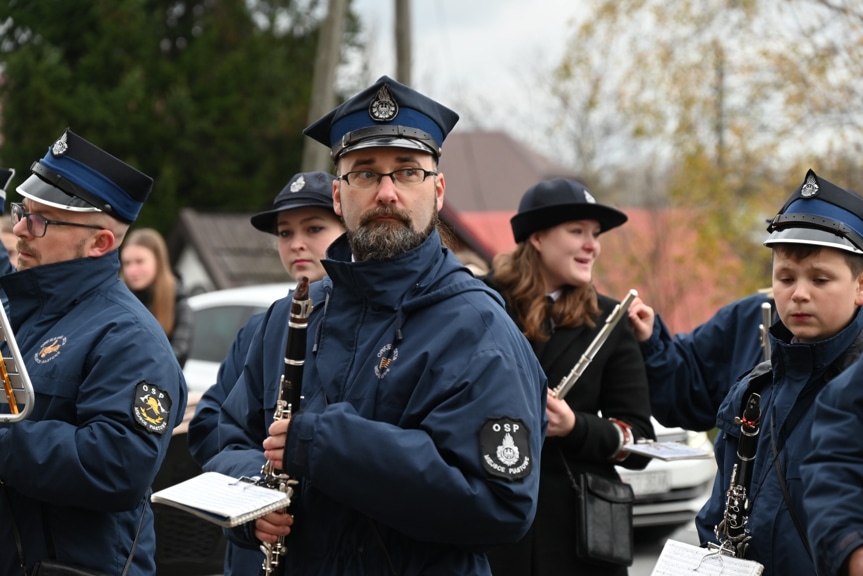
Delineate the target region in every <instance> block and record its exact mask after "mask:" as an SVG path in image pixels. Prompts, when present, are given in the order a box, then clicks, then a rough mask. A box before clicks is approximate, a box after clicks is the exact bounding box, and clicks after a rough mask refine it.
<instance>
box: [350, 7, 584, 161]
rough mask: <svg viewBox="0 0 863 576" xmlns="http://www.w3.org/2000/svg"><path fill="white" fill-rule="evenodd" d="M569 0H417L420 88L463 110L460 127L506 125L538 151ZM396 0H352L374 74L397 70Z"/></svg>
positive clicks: (570, 13) (570, 15) (576, 10)
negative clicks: (394, 26) (394, 15)
mask: <svg viewBox="0 0 863 576" xmlns="http://www.w3.org/2000/svg"><path fill="white" fill-rule="evenodd" d="M584 5H585V2H578V1H573V0H531V1H530V2H527V1H525V0H414V1H413V3H412V5H411V9H412V19H413V77H412V81H411V84H412V85H413V87H414V88H416V89H417V90H419V91H421V92H423V93H424V94H426V95H428V96H430V97H432V98H434V99H435V100H437V101H439V102H441V103H443V104H445V105H447V106H449V107H450V108H453V109H454V110H455V111H456V112H458V113H459V114H460V115H461V120H460V122H459V126H457V127H456V129H457V130H458V129H459V128H462V129H463V128H477V127H481V128H484V129H498V128H499V129H505V130H507V131H508V132H510V133H512V134H513V135H520V136H521V137H522V139H523V140H524V141H525V143H527V144H529V145H531V146H533V147H534V148H536V149H538V150H539V151H543V150H542V148H543V142H542V140H543V134H544V133H545V124H547V122H546V118H547V117H546V116H545V115H544V113H543V111H544V109H546V108H547V107H548V101H547V100H546V98H545V94H546V87H545V86H544V85H543V83H544V82H547V81H548V79H549V77H550V75H551V70H552V69H553V68H554V67H555V65H556V64H557V63H558V62H559V60H560V57H561V55H562V54H563V50H564V45H565V42H566V39H567V38H568V37H569V36H570V35H571V30H572V26H573V24H572V23H573V20H574V19H575V18H576V17H577V16H578V15H579V14H580V13H583V12H584V10H585V6H584ZM393 6H394V1H393V0H354V10H355V11H356V13H357V14H358V15H359V17H360V18H361V19H362V21H363V25H364V29H365V30H366V31H368V34H369V38H368V40H369V45H370V54H369V56H370V57H369V60H368V62H367V63H366V66H367V68H368V69H369V76H370V79H371V81H374V80H375V79H377V78H378V77H379V76H381V75H383V74H386V75H389V76H395V57H394V53H393V52H394V46H395V37H394V33H393V12H394V8H393Z"/></svg>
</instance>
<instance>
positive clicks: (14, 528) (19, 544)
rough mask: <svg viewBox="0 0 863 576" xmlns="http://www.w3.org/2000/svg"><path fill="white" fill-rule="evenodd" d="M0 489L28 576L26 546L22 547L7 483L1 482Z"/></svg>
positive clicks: (21, 562) (16, 545)
mask: <svg viewBox="0 0 863 576" xmlns="http://www.w3.org/2000/svg"><path fill="white" fill-rule="evenodd" d="M0 488H3V494H5V495H6V504H7V505H8V506H9V518H11V519H12V534H14V535H15V547H16V548H18V562H19V563H20V565H21V572H23V573H24V576H27V563H26V562H24V546H22V545H21V535H20V534H19V533H18V524H17V523H16V522H15V515H14V514H13V513H12V498H10V497H9V492H7V491H6V483H5V482H3V480H0Z"/></svg>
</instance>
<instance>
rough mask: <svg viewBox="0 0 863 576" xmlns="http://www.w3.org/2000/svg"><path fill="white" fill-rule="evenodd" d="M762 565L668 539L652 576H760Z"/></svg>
mask: <svg viewBox="0 0 863 576" xmlns="http://www.w3.org/2000/svg"><path fill="white" fill-rule="evenodd" d="M762 572H764V566H762V565H761V564H759V563H758V562H755V561H753V560H743V559H742V558H732V557H731V556H725V555H724V554H718V553H717V552H716V551H715V550H709V549H707V548H699V547H698V546H693V545H692V544H687V543H685V542H678V541H677V540H668V541H667V542H666V543H665V546H664V547H663V548H662V553H661V554H660V555H659V560H658V561H657V563H656V566H655V567H654V568H653V572H651V576H681V575H692V576H695V575H699V574H703V575H706V576H760V575H761V573H762Z"/></svg>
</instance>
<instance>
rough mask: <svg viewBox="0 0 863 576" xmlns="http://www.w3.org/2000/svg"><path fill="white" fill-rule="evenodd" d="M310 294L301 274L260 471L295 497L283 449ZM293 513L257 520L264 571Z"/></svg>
mask: <svg viewBox="0 0 863 576" xmlns="http://www.w3.org/2000/svg"><path fill="white" fill-rule="evenodd" d="M312 307H313V305H312V300H311V298H310V297H309V279H308V278H306V277H303V278H300V282H299V284H298V285H297V288H296V290H295V291H294V296H293V298H292V300H291V315H290V318H289V320H288V336H287V343H286V345H285V357H284V362H285V364H284V370H283V373H282V378H281V381H280V382H279V397H278V400H277V402H276V408H275V411H274V415H273V423H272V424H271V425H270V427H269V429H268V432H269V434H270V436H269V437H268V438H267V439H266V440H264V443H263V446H264V457H265V458H266V459H267V462H266V464H264V467H263V469H262V470H261V474H262V475H263V478H262V480H261V483H262V484H263V485H265V486H267V487H269V488H273V489H275V490H281V491H282V492H285V493H286V494H287V495H288V496H289V497H291V498H292V497H293V495H294V488H295V487H296V485H297V480H296V479H293V478H290V477H289V476H288V475H287V474H285V472H284V451H285V445H286V443H287V438H288V427H289V426H290V424H291V415H292V414H293V413H295V412H299V410H300V401H301V400H302V383H303V366H304V364H305V358H306V328H307V325H308V319H309V315H310V314H311V313H312ZM293 523H294V517H293V516H292V515H291V514H290V513H289V510H281V511H278V512H273V513H271V514H267V515H266V516H263V517H262V518H259V519H258V520H257V521H256V522H255V537H256V538H258V539H259V540H260V541H261V542H262V545H261V551H262V552H263V553H264V564H263V566H262V569H263V572H264V574H265V575H270V574H273V573H274V572H275V571H276V570H277V569H278V567H279V559H280V557H281V556H283V555H284V554H285V552H286V551H287V548H286V547H285V537H286V536H288V535H289V534H290V533H291V526H293Z"/></svg>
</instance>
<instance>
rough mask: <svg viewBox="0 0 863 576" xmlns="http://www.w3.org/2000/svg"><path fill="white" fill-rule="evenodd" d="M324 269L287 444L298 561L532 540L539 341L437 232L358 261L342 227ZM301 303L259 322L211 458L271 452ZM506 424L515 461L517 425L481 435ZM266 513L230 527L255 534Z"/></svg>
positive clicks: (430, 552)
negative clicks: (502, 460) (292, 322)
mask: <svg viewBox="0 0 863 576" xmlns="http://www.w3.org/2000/svg"><path fill="white" fill-rule="evenodd" d="M324 266H325V268H326V270H327V273H328V275H329V276H328V277H327V278H324V279H323V280H322V281H320V282H317V283H315V284H313V285H312V294H311V296H312V300H313V302H314V305H315V308H314V311H313V313H312V315H311V318H310V321H309V327H308V349H307V355H306V364H305V374H304V378H303V395H304V400H303V403H302V411H301V412H300V413H299V414H298V415H296V416H294V419H293V421H292V423H291V428H290V434H289V436H288V446H287V448H286V450H285V457H286V471H287V472H288V473H289V474H290V475H291V476H293V477H296V478H299V479H300V481H301V488H300V494H299V495H298V496H297V497H295V503H294V504H295V512H296V518H297V520H296V523H295V525H294V529H293V532H292V534H291V535H290V536H288V538H287V541H286V544H287V545H288V547H289V550H288V554H287V556H286V558H285V560H284V562H285V563H286V572H287V573H296V574H305V575H314V574H320V575H332V574H341V575H351V574H391V573H393V571H394V572H395V573H397V574H399V575H411V574H489V573H490V570H489V567H488V561H487V560H486V557H485V553H484V552H485V550H486V549H488V548H489V547H491V546H494V545H498V544H503V543H507V542H514V541H516V540H518V539H519V538H520V537H521V536H522V535H523V534H524V533H525V531H526V530H527V529H528V527H529V525H530V523H531V521H532V520H533V517H534V514H535V511H536V499H537V492H538V486H539V456H540V451H541V450H540V448H541V446H542V441H543V438H544V435H545V428H546V425H547V421H546V418H545V401H546V394H547V388H546V378H545V375H544V374H543V372H542V370H541V368H540V366H539V363H538V362H537V360H536V357H535V356H534V354H533V352H532V350H531V348H530V345H529V344H528V342H527V340H526V339H525V338H524V336H523V335H522V334H521V333H520V332H519V331H518V329H517V327H516V326H515V324H514V323H513V322H512V321H511V320H510V318H509V317H508V316H507V313H506V311H505V309H504V306H503V302H502V300H501V299H500V297H499V296H498V295H497V294H496V293H494V292H493V291H492V290H491V289H489V288H488V287H486V286H485V285H484V284H483V283H482V282H480V281H479V280H477V279H476V278H474V277H473V275H472V274H471V273H470V272H469V271H468V270H467V269H465V268H464V267H463V266H462V265H461V264H460V263H459V261H458V260H457V259H456V258H455V257H454V256H453V255H452V254H451V253H450V252H449V250H448V249H446V248H443V247H442V245H441V243H440V238H439V236H438V234H437V232H434V233H432V234H431V236H430V237H429V238H428V239H427V240H426V241H425V242H424V243H423V244H422V245H420V246H419V247H417V248H415V249H413V250H410V251H409V252H406V253H405V254H402V255H400V256H397V257H395V258H393V259H390V260H385V261H376V262H351V253H350V249H349V246H348V243H347V239H346V237H345V236H342V237H341V238H340V239H339V240H337V241H336V242H335V243H334V244H333V245H332V246H331V247H330V249H329V251H328V259H327V260H325V261H324ZM288 310H289V300H287V299H283V300H280V301H279V302H277V303H276V304H274V305H273V307H272V308H271V309H270V310H269V312H268V316H267V317H266V318H265V320H264V323H263V324H262V326H261V328H260V329H259V330H258V332H257V333H256V335H255V338H254V339H253V342H252V346H251V348H250V350H249V355H248V357H247V361H246V365H245V367H244V370H243V375H242V377H241V378H242V379H241V381H240V382H238V383H237V386H236V387H235V388H234V390H233V391H232V392H231V394H230V396H229V397H228V399H227V400H226V402H225V405H224V406H223V410H222V416H221V420H220V444H221V445H222V447H223V449H222V451H221V452H220V453H219V454H218V455H217V456H215V457H214V458H212V459H211V460H210V461H209V462H208V463H207V466H206V467H205V469H208V470H217V471H220V472H223V473H227V474H231V475H233V476H239V475H244V474H245V475H251V474H256V473H258V472H259V471H260V469H261V465H262V464H264V458H263V454H262V451H261V442H262V441H263V440H264V439H265V438H266V437H267V427H268V426H269V424H270V423H271V422H272V417H273V407H274V406H275V403H276V398H277V394H278V390H277V388H278V382H279V377H280V375H281V373H282V371H283V357H284V350H285V339H286V327H287V317H288ZM507 422H508V424H507ZM504 424H506V425H507V426H508V427H509V428H510V430H513V429H514V428H515V425H516V424H517V426H518V427H517V431H515V430H513V432H512V435H511V436H510V438H509V440H513V441H514V442H515V444H516V447H518V448H519V449H518V450H517V451H515V452H517V454H518V457H517V464H514V465H512V466H511V467H507V466H500V465H499V463H498V461H497V460H495V458H497V457H496V456H495V452H494V447H495V446H497V447H498V449H499V450H500V449H504V450H505V448H506V447H505V444H506V443H507V442H508V441H507V440H503V439H502V438H503V436H499V437H497V438H496V439H494V438H492V439H493V443H492V445H490V446H484V445H483V444H482V443H481V442H480V439H481V435H485V436H484V437H486V438H487V439H488V438H490V437H493V436H494V434H493V429H501V430H502V429H503V426H504ZM498 425H500V426H498ZM481 431H483V432H482V434H481ZM489 449H490V450H491V453H489ZM498 453H500V452H499V451H498ZM511 454H512V453H510V455H511ZM492 464H494V466H492ZM495 466H497V467H495ZM253 524H254V523H249V524H246V525H245V526H243V527H242V529H241V530H234V531H233V532H232V533H231V535H230V536H231V537H232V538H238V539H242V538H243V537H245V539H246V541H247V542H248V543H249V544H255V542H254V540H253V538H252V534H251V530H252V529H253ZM390 566H392V568H390Z"/></svg>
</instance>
